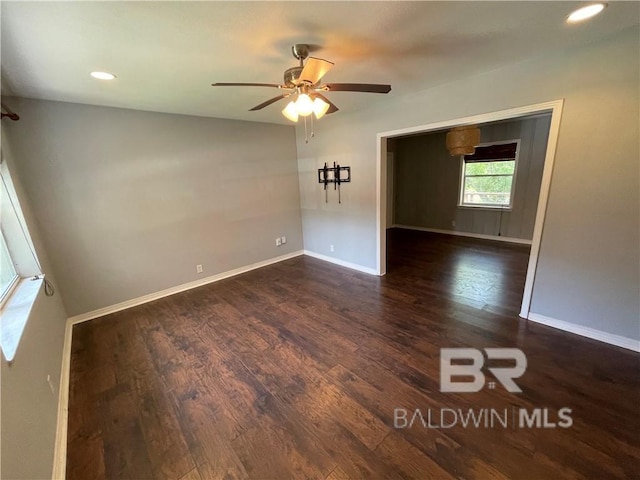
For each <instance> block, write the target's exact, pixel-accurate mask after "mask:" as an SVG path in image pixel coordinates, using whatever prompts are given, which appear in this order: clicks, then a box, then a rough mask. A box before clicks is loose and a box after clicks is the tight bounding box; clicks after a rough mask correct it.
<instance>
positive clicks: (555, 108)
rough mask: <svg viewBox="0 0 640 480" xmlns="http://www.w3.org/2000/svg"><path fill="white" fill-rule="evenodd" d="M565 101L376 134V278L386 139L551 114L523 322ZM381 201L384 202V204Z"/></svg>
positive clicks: (383, 245) (382, 239)
mask: <svg viewBox="0 0 640 480" xmlns="http://www.w3.org/2000/svg"><path fill="white" fill-rule="evenodd" d="M563 104H564V100H562V99H560V100H554V101H551V102H544V103H538V104H535V105H527V106H524V107H516V108H510V109H507V110H500V111H498V112H490V113H483V114H480V115H473V116H470V117H464V118H457V119H451V120H444V121H441V122H435V123H429V124H427V125H418V126H415V127H408V128H401V129H398V130H390V131H387V132H381V133H378V134H377V142H376V143H377V160H376V169H377V172H376V189H377V192H376V200H377V205H376V228H377V229H378V235H377V242H376V249H377V271H378V274H379V275H381V274H384V271H385V269H386V263H387V238H386V222H385V219H386V211H387V205H386V199H385V198H384V197H385V196H386V189H387V184H386V174H387V165H386V161H387V159H386V157H387V156H386V152H387V139H388V138H393V137H399V136H403V135H409V134H414V133H421V132H430V131H435V130H443V129H446V128H449V127H454V126H462V125H474V124H477V123H487V122H495V121H498V120H506V119H513V118H519V117H524V116H529V115H531V114H535V113H543V112H551V126H550V128H549V139H548V141H547V152H546V155H545V159H544V170H543V172H542V182H541V185H540V196H539V198H538V208H537V211H536V221H535V225H534V228H533V239H532V242H531V253H530V255H529V266H528V268H527V277H526V280H525V285H524V294H523V296H522V306H521V309H520V316H521V317H523V318H526V317H527V315H528V314H529V309H530V307H531V296H532V294H533V284H534V281H535V276H536V269H537V267H538V256H539V254H540V242H541V241H542V230H543V227H544V218H545V215H546V211H547V201H548V199H549V188H550V186H551V175H552V172H553V163H554V160H555V154H556V146H557V144H558V136H559V133H560V118H561V116H562V107H563ZM383 200H385V202H384V203H383Z"/></svg>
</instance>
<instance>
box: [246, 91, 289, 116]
mask: <svg viewBox="0 0 640 480" xmlns="http://www.w3.org/2000/svg"><path fill="white" fill-rule="evenodd" d="M288 96H289V95H288V94H287V95H278V96H277V97H273V98H271V99H269V100H267V101H266V102H263V103H261V104H260V105H256V106H255V107H253V108H251V109H250V110H249V111H250V112H253V111H255V110H262V109H263V108H264V107H268V106H269V105H271V104H272V103H276V102H277V101H278V100H282V99H283V98H287V97H288Z"/></svg>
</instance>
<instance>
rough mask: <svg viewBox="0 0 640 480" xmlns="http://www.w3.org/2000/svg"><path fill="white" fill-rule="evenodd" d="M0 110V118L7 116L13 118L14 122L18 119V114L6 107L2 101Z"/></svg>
mask: <svg viewBox="0 0 640 480" xmlns="http://www.w3.org/2000/svg"><path fill="white" fill-rule="evenodd" d="M2 110H4V112H2V116H1V117H0V118H4V117H7V118H10V119H11V120H13V121H14V122H15V121H18V120H20V115H18V114H17V113H16V112H14V111H13V110H11V109H10V108H8V107H7V106H6V105H5V104H4V103H3V104H2ZM5 112H6V113H5Z"/></svg>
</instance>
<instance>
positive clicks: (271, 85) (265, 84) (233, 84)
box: [211, 83, 283, 88]
mask: <svg viewBox="0 0 640 480" xmlns="http://www.w3.org/2000/svg"><path fill="white" fill-rule="evenodd" d="M211 86H212V87H274V88H283V85H278V84H277V83H212V84H211Z"/></svg>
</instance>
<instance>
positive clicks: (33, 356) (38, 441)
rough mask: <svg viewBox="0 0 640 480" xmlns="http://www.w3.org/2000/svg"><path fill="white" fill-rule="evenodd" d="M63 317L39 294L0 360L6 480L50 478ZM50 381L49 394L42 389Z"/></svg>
mask: <svg viewBox="0 0 640 480" xmlns="http://www.w3.org/2000/svg"><path fill="white" fill-rule="evenodd" d="M5 126H6V120H3V122H2V136H3V141H2V151H3V155H4V158H5V160H6V161H7V162H8V164H9V169H10V171H11V177H12V180H13V184H14V186H15V187H16V192H17V194H18V198H19V201H20V206H21V208H22V211H23V213H24V215H25V219H26V223H27V227H28V230H29V233H30V234H31V238H32V240H33V243H34V246H35V249H36V252H37V255H38V258H39V260H40V263H41V264H42V266H43V269H44V272H45V273H46V275H47V278H49V279H50V280H51V281H52V282H53V284H54V285H56V286H57V282H56V279H55V276H54V274H53V270H52V268H51V265H50V262H49V259H48V257H47V255H46V253H45V249H44V246H43V244H42V241H41V237H40V235H39V229H38V226H37V224H36V222H35V219H34V217H33V215H32V212H31V209H30V208H29V207H30V205H29V204H28V202H27V198H26V196H25V194H24V191H23V189H22V186H21V182H20V177H19V176H18V175H17V173H16V169H15V168H14V167H15V162H14V160H15V159H14V157H13V152H12V151H11V148H10V146H9V145H8V144H7V142H5V141H4V140H5V139H4V131H5ZM66 319H67V313H66V311H65V309H64V306H63V304H62V299H61V296H60V295H59V294H56V295H54V296H53V297H47V296H45V295H44V293H43V292H42V291H40V293H39V295H38V297H37V299H36V302H35V305H34V306H33V309H32V311H31V315H30V316H29V320H28V322H27V325H26V328H25V331H24V333H23V335H22V339H21V341H20V345H19V346H18V350H17V352H16V356H15V358H14V361H13V363H12V364H11V365H9V364H8V363H7V362H5V361H4V359H3V360H2V366H1V372H0V374H1V379H2V380H1V386H0V389H1V391H2V402H1V403H0V418H1V419H2V428H1V429H0V430H1V438H0V445H1V450H0V462H1V464H0V471H1V472H2V478H6V479H30V480H33V479H45V478H51V469H52V466H53V452H54V444H55V435H56V421H57V415H58V395H59V390H58V389H59V385H60V367H61V365H62V348H63V344H64V328H65V322H66ZM47 376H50V377H51V382H52V384H53V386H54V390H53V392H52V391H51V389H50V387H49V384H48V383H47Z"/></svg>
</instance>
